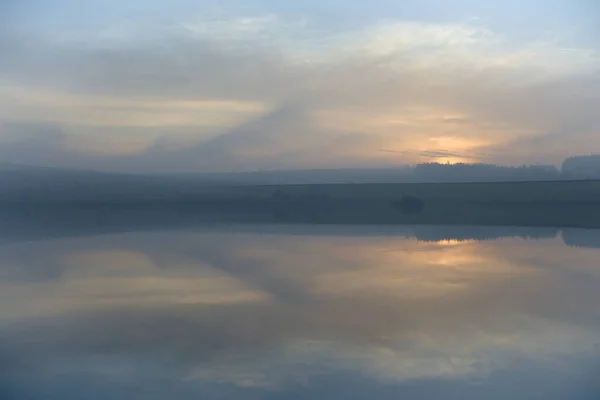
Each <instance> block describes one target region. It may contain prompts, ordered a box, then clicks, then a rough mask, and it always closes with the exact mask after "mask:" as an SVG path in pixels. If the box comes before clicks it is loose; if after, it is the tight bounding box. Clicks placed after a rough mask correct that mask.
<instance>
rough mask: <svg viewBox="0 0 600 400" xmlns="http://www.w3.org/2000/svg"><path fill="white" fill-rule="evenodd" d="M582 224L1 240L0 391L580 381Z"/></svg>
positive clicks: (584, 291) (588, 316) (275, 394)
mask: <svg viewBox="0 0 600 400" xmlns="http://www.w3.org/2000/svg"><path fill="white" fill-rule="evenodd" d="M598 237H600V235H598V233H597V232H596V231H593V230H577V229H570V230H564V231H563V232H562V233H559V230H557V229H548V228H486V227H434V226H420V227H410V226H408V227H402V226H396V227H377V226H370V227H352V226H349V227H335V226H329V227H328V226H323V227H318V226H311V225H304V226H296V227H291V226H287V227H286V226H262V225H253V226H249V225H242V226H239V227H236V226H232V225H228V226H224V227H221V228H219V227H218V226H213V227H211V228H209V229H198V230H196V231H189V230H188V231H170V232H146V233H141V232H137V233H123V234H109V235H102V236H90V237H73V238H55V239H52V238H47V239H46V240H36V241H18V242H13V243H7V244H4V245H2V246H1V247H0V337H1V338H2V340H1V341H0V360H1V362H0V371H2V373H1V374H0V390H2V392H3V393H5V394H6V395H7V396H8V397H6V398H15V399H20V398H27V399H54V398H56V399H59V398H64V396H67V395H77V394H81V396H84V397H85V398H90V399H96V398H97V399H101V398H115V399H131V398H134V399H135V398H140V399H142V398H144V399H145V398H156V399H162V398H173V397H176V398H198V396H200V397H202V398H242V397H243V398H257V399H258V398H281V397H285V398H309V397H321V398H322V397H327V398H340V399H342V398H348V396H360V397H362V396H372V397H375V398H385V399H387V398H389V399H392V398H398V397H403V398H415V399H417V398H424V397H425V398H457V399H459V398H463V399H479V398H491V399H496V398H498V399H501V398H507V397H510V398H517V399H537V398H539V399H542V398H543V399H548V398H550V399H564V398H573V399H595V398H597V396H598V395H599V394H600V386H598V384H597V382H596V379H595V377H596V376H597V374H598V372H599V368H600V362H599V361H598V360H599V358H598V357H599V356H600V354H599V350H600V347H599V344H600V340H598V338H599V337H600V314H599V313H598V310H597V307H596V305H597V304H598V302H599V301H600V297H599V296H600V295H599V294H598V291H597V285H598V284H599V283H600V270H598V264H597V259H598V255H599V254H600V253H598V251H600V250H597V247H600V246H599V245H600V241H599V240H598ZM565 242H566V243H568V244H569V245H570V246H567V245H566V244H565ZM573 246H577V247H573ZM11 396H12V397H11Z"/></svg>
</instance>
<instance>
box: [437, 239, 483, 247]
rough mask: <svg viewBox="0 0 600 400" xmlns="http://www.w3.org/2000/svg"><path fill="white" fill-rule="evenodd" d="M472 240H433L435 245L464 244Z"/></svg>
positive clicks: (472, 241)
mask: <svg viewBox="0 0 600 400" xmlns="http://www.w3.org/2000/svg"><path fill="white" fill-rule="evenodd" d="M474 242H475V241H474V240H458V239H447V240H439V241H436V242H435V245H436V246H457V245H461V244H462V245H464V244H468V243H474Z"/></svg>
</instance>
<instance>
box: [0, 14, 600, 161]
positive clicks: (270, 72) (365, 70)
mask: <svg viewBox="0 0 600 400" xmlns="http://www.w3.org/2000/svg"><path fill="white" fill-rule="evenodd" d="M221 11H222V10H221ZM161 24H162V25H160V26H161V27H162V30H161V29H159V30H154V31H153V32H154V34H156V33H157V32H161V35H162V36H160V40H156V41H153V40H148V36H144V34H143V29H142V30H141V31H139V32H138V33H137V34H136V30H135V29H134V28H135V26H136V25H135V24H133V25H127V24H125V26H128V27H129V28H128V29H130V31H127V32H125V31H123V32H122V35H124V36H127V40H125V39H124V38H123V40H120V39H118V38H117V36H118V35H117V36H114V38H117V39H115V40H113V41H106V40H99V39H98V40H96V41H90V40H91V39H89V38H88V39H86V40H88V42H87V44H86V45H82V44H81V43H79V44H78V43H77V42H73V43H69V42H67V41H48V40H45V39H44V38H41V37H35V36H34V37H30V38H27V39H25V38H24V37H23V36H22V35H16V34H15V32H14V31H12V32H3V33H2V34H1V35H0V51H2V53H3V57H2V59H1V60H0V86H1V87H2V89H3V90H2V92H1V93H2V94H0V123H1V122H10V121H22V122H33V123H36V124H38V125H37V126H40V124H46V125H48V126H53V127H59V128H60V129H61V130H62V131H63V132H64V134H63V136H61V137H62V139H61V141H57V143H56V144H53V145H52V146H53V147H52V148H54V149H55V150H56V151H59V152H60V154H61V156H60V157H56V159H57V160H60V162H62V163H69V164H72V165H76V164H77V165H78V164H79V163H80V162H82V159H83V158H82V155H84V154H88V155H89V154H96V155H97V156H98V157H99V158H97V159H95V161H94V162H93V163H92V164H93V166H94V167H95V168H115V165H119V166H120V167H119V168H125V169H136V170H142V169H143V168H145V167H146V165H147V163H148V162H147V161H145V160H150V159H154V160H162V161H161V162H164V163H165V164H164V169H165V170H166V169H168V168H169V164H170V165H178V168H180V169H183V170H186V169H187V170H200V169H202V170H205V169H211V170H231V169H233V168H235V169H239V168H241V169H256V168H270V169H277V168H305V167H309V166H352V165H373V166H376V165H389V164H390V163H403V162H409V163H411V162H417V161H427V160H436V159H443V158H448V157H452V158H456V157H457V156H459V155H460V158H461V159H464V160H472V159H477V160H482V161H490V162H491V161H493V162H503V163H506V162H518V163H522V162H527V161H528V160H529V159H535V160H539V161H543V162H553V163H554V162H559V159H560V158H561V157H563V158H564V157H566V156H568V155H570V154H571V153H572V152H578V151H579V150H580V148H582V147H585V148H586V149H588V151H594V149H597V150H599V151H600V143H599V142H597V141H596V139H595V137H596V136H595V135H596V133H598V131H599V129H600V120H599V119H598V117H597V113H596V112H595V108H594V105H595V104H596V102H597V101H598V99H599V98H600V55H599V53H598V50H595V49H593V48H585V47H574V46H571V47H569V46H566V45H561V44H559V43H557V42H552V41H543V40H536V41H532V40H529V41H524V42H521V43H520V42H515V41H514V40H512V39H510V38H509V37H507V36H506V35H504V34H502V33H497V32H495V31H494V30H493V29H491V28H488V27H485V26H483V25H481V23H480V22H479V21H471V22H417V21H404V20H397V19H393V18H387V19H380V20H379V21H376V22H373V23H369V24H366V25H364V26H362V27H361V28H348V29H340V28H338V29H333V28H332V29H329V30H327V29H324V28H323V27H322V26H317V25H316V24H314V23H313V22H312V21H311V20H310V19H309V18H306V17H302V16H289V15H279V14H277V13H274V12H271V13H263V14H261V13H256V12H255V13H249V14H243V13H242V14H240V13H236V14H232V15H228V14H227V13H224V14H223V13H222V12H219V13H213V14H210V13H208V14H207V16H204V17H198V16H197V15H190V16H189V18H187V19H186V18H179V19H177V20H174V21H167V22H162V23H161ZM140 29H141V28H140ZM140 32H142V33H140ZM296 99H302V101H301V102H298V101H297V100H296ZM282 110H286V111H285V112H284V113H282ZM275 116H276V118H275ZM258 121H262V122H260V123H259V122H258ZM266 121H269V122H268V123H267V125H266V126H262V125H261V123H263V122H264V123H266ZM249 124H250V125H249ZM15 126H16V125H8V126H4V128H1V129H0V135H4V136H6V135H9V134H10V135H13V136H14V135H15V132H16V131H15V129H17V128H15ZM249 127H251V128H249ZM101 128H104V129H101ZM144 130H146V134H143V133H142V132H143V131H144ZM576 131H577V132H581V133H578V135H579V136H578V137H580V138H581V143H582V144H575V143H573V141H571V140H569V135H570V134H572V133H574V132H576ZM10 132H12V133H10ZM549 132H561V133H560V134H559V135H558V136H557V137H556V138H555V139H553V141H552V143H556V144H552V145H550V144H548V145H545V144H544V143H547V142H542V143H541V145H540V146H531V147H529V148H528V151H527V152H525V151H524V150H523V149H524V147H523V148H522V149H521V150H522V151H516V152H513V151H512V150H511V149H510V146H512V143H517V142H519V141H520V142H522V143H524V142H526V141H527V140H529V139H530V138H534V137H538V136H540V135H542V136H543V135H546V134H548V133H549ZM28 137H29V136H28ZM39 137H40V140H42V138H43V135H42V134H41V133H40V136H39ZM124 137H129V139H124ZM440 137H453V138H457V139H456V140H454V141H452V142H444V143H442V142H435V141H433V142H432V141H431V139H432V138H440ZM34 142H35V140H33V139H27V140H26V141H25V142H23V143H21V144H20V145H19V146H21V147H20V148H21V149H22V151H21V153H20V157H22V158H20V159H19V160H20V161H22V162H30V161H34V158H35V157H34V156H33V155H34V154H36V153H35V151H33V149H32V152H31V153H30V155H29V156H28V155H27V154H28V152H27V150H26V143H27V145H33V143H34ZM44 143H46V142H43V141H40V142H39V143H35V146H37V147H40V146H42V147H43V146H47V145H48V144H47V143H46V144H44ZM165 143H170V145H168V146H165V145H164V144H165ZM177 143H179V144H177ZM191 143H195V145H193V146H189V147H188V149H187V150H181V152H179V151H178V152H174V151H173V150H172V149H173V147H179V148H181V147H183V146H188V145H189V144H191ZM217 144H218V145H217ZM12 146H14V144H13V145H12ZM560 146H563V150H558V149H557V147H560ZM95 148H97V149H98V150H97V151H94V149H95ZM123 149H130V150H128V151H125V150H123ZM202 149H211V150H210V151H208V150H202ZM324 149H327V150H326V151H325V150H324ZM380 149H386V150H392V151H393V152H394V153H391V152H385V151H380ZM9 150H10V149H9V148H8V147H4V150H3V149H1V148H0V151H1V152H3V153H4V154H7V155H8V157H9V158H10V154H11V153H12V152H11V151H9ZM196 151H197V152H199V153H197V154H196V156H194V155H193V154H194V152H196ZM203 151H206V153H202V152H203ZM14 154H16V153H14ZM201 154H203V155H202V156H200V155H201ZM444 154H445V155H444ZM488 155H491V156H488ZM102 157H108V158H107V159H106V162H103V161H102ZM115 157H116V158H118V159H120V161H119V162H118V163H116V164H115V162H114V161H115ZM183 159H188V160H190V162H183V161H181V160H183ZM192 160H194V161H193V162H192ZM199 160H211V161H210V162H208V161H206V162H202V161H199ZM92 164H90V165H89V166H92ZM154 164H155V165H156V163H154ZM80 166H81V167H85V166H86V164H85V162H83V163H82V164H81V165H80ZM161 167H162V166H158V165H157V166H156V168H157V169H160V168H161Z"/></svg>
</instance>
